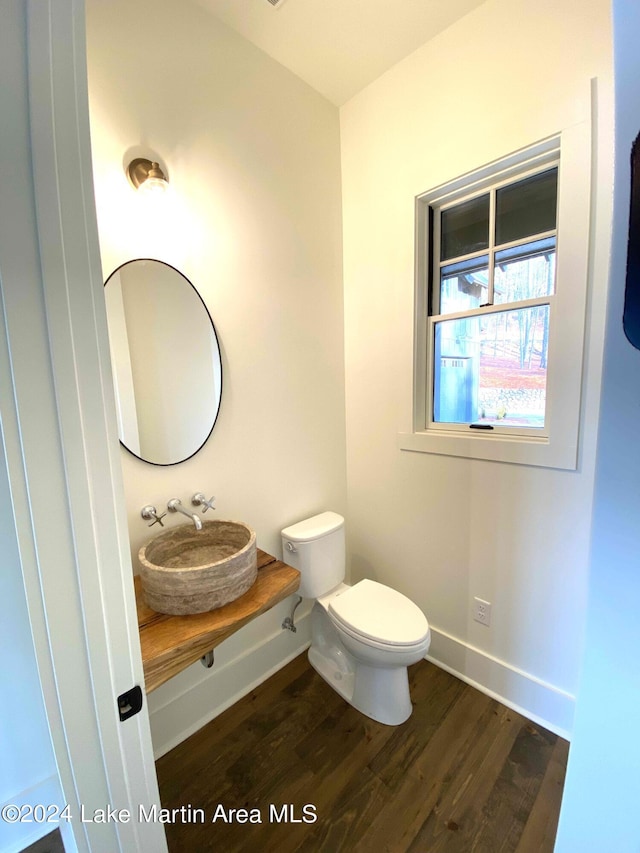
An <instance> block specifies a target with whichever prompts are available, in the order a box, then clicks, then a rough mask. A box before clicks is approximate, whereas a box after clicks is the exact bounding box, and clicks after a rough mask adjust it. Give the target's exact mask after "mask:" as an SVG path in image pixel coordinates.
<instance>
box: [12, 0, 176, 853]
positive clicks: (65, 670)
mask: <svg viewBox="0 0 640 853" xmlns="http://www.w3.org/2000/svg"><path fill="white" fill-rule="evenodd" d="M21 5H24V7H25V8H26V10H27V13H28V25H27V35H26V44H25V52H26V56H27V57H28V78H29V85H28V98H29V110H30V115H29V119H30V135H31V162H29V150H28V148H27V150H26V151H24V152H23V153H22V154H20V153H19V152H18V151H17V149H16V151H14V152H13V154H14V156H15V158H16V159H20V158H21V160H20V162H17V163H16V174H17V177H16V181H15V185H13V186H11V187H9V188H8V192H5V187H3V195H4V203H5V204H6V208H5V211H4V213H5V214H8V215H9V216H10V217H13V216H15V217H18V216H19V214H20V215H22V214H24V216H22V219H21V220H20V221H17V220H16V222H15V223H14V225H8V226H7V224H6V223H7V222H8V220H7V219H6V217H5V216H4V215H3V217H2V218H3V230H5V236H4V239H3V240H2V241H1V242H0V248H1V250H2V257H1V261H2V267H1V271H2V276H3V281H2V284H3V292H2V301H3V309H4V323H3V327H2V334H0V337H1V338H2V339H3V340H1V341H0V369H1V372H2V374H3V376H2V377H1V378H2V379H3V380H5V379H6V380H7V381H6V382H5V381H3V383H2V389H3V390H2V401H1V402H2V425H3V432H4V440H5V452H6V455H7V468H8V471H9V477H10V483H11V491H12V502H13V508H14V515H15V524H16V532H17V536H18V543H19V550H20V556H21V563H22V569H23V575H24V579H25V589H26V594H27V602H28V606H29V613H30V619H31V624H32V631H33V637H34V645H35V648H36V655H37V658H38V667H39V671H40V677H41V682H42V687H43V696H44V701H45V707H46V710H47V716H48V720H49V725H50V729H51V735H52V741H53V745H54V751H55V755H56V761H57V764H58V770H59V774H60V781H61V785H62V790H63V793H64V797H65V799H66V801H67V802H68V803H69V804H70V810H71V813H72V814H73V821H72V824H71V828H72V832H73V840H74V841H75V844H76V846H77V849H78V850H79V851H96V853H98V852H99V853H102V851H109V853H117V851H122V853H163V852H164V851H166V850H167V847H166V840H165V835H164V828H163V826H162V825H161V824H160V823H158V822H146V821H139V820H138V809H139V806H140V805H144V806H145V807H146V808H147V809H148V807H149V806H152V805H159V797H158V787H157V780H156V776H155V767H154V763H153V752H152V747H151V736H150V730H149V719H148V711H147V704H146V698H145V700H144V703H143V708H142V711H141V712H140V713H139V714H137V715H136V716H135V717H132V718H131V719H129V720H126V721H124V722H120V720H119V715H118V710H117V705H116V699H117V696H118V695H119V694H120V693H122V692H124V691H126V690H128V689H130V688H131V687H133V686H134V685H136V684H137V685H140V686H141V687H142V688H143V696H144V680H143V670H142V661H141V656H140V646H139V636H138V629H137V620H136V612H135V599H134V594H133V578H132V573H131V564H130V556H129V547H128V533H127V524H126V517H125V510H124V493H123V484H122V475H121V471H120V464H119V457H118V454H119V445H118V438H117V431H116V417H115V404H114V400H113V390H112V385H111V373H110V362H109V348H108V340H107V326H106V314H105V307H104V298H103V294H102V281H101V271H100V269H101V268H100V259H99V250H98V240H97V227H96V221H95V208H94V200H93V187H92V177H91V156H90V145H89V121H88V104H87V91H86V85H87V84H86V59H85V34H84V6H83V2H82V0H27V2H26V3H24V4H21ZM2 156H7V155H6V152H5V153H4V154H3V155H2ZM8 156H12V154H11V152H9V153H8ZM12 165H13V164H12ZM31 169H33V196H32V198H27V199H26V200H25V196H29V195H30V189H31V187H30V182H31V175H30V172H31ZM20 175H22V178H23V180H22V182H21V181H20ZM12 192H13V193H15V196H14V198H13V199H12V198H11V193H12ZM18 197H19V198H20V202H19V203H18ZM12 202H13V204H12ZM34 205H35V214H36V221H37V226H36V222H34V221H33V207H34ZM3 206H4V205H3ZM12 228H15V233H14V234H13V245H12ZM27 232H28V233H27ZM5 333H6V337H5ZM109 806H112V807H114V808H116V809H124V810H126V813H128V814H129V815H130V818H129V819H128V820H127V819H126V814H125V812H121V813H120V815H119V817H120V819H119V820H118V819H114V820H111V821H109V822H108V823H92V822H84V823H83V822H81V821H80V813H81V812H80V809H81V808H83V809H84V814H85V816H89V817H91V816H92V815H93V814H94V812H95V810H96V809H104V808H106V807H109Z"/></svg>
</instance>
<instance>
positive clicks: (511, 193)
mask: <svg viewBox="0 0 640 853" xmlns="http://www.w3.org/2000/svg"><path fill="white" fill-rule="evenodd" d="M589 128H590V125H589V122H587V121H585V122H584V123H582V125H576V126H574V127H573V128H570V129H568V130H566V131H564V132H563V133H562V135H561V136H558V137H554V138H552V139H549V140H546V141H544V142H542V143H538V144H537V145H535V146H532V147H531V148H529V149H527V150H524V151H521V152H518V153H516V154H514V155H510V156H508V157H506V158H504V159H503V160H501V161H499V162H497V163H494V164H492V165H490V166H488V167H485V168H483V169H480V170H478V171H477V172H474V173H471V174H469V175H466V176H464V177H462V178H459V179H456V180H454V181H451V182H450V183H448V184H445V185H443V186H440V187H437V188H436V189H435V190H432V191H430V192H427V193H425V194H423V195H421V196H419V197H418V198H417V199H416V298H415V312H416V315H415V318H414V327H415V347H414V351H415V352H414V416H413V431H412V432H410V433H407V432H404V433H401V435H400V437H399V443H400V447H401V448H402V449H405V450H414V451H416V450H417V451H422V452H428V453H444V454H449V455H456V456H467V457H471V458H478V459H493V460H498V461H504V462H515V463H522V464H532V465H543V466H549V467H559V468H569V469H575V467H576V465H577V447H578V430H579V415H580V394H581V380H582V350H583V338H584V319H585V307H586V291H587V270H588V255H589V198H590V130H589Z"/></svg>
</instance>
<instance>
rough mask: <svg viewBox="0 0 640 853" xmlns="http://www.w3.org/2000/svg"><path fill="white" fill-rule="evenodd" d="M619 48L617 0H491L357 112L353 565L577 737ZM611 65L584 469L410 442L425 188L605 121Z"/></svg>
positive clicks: (461, 662)
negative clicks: (486, 607) (487, 458)
mask: <svg viewBox="0 0 640 853" xmlns="http://www.w3.org/2000/svg"><path fill="white" fill-rule="evenodd" d="M610 40H611V26H610V20H609V4H608V2H607V0H589V2H583V3H576V2H575V0H561V2H558V0H540V2H538V3H535V4H532V3H531V2H527V0H489V1H488V2H487V3H485V4H483V5H482V6H480V7H479V8H478V9H476V10H475V11H474V12H472V13H471V14H470V15H468V16H467V17H466V18H464V19H463V20H461V21H460V22H458V23H457V24H455V25H454V26H452V27H451V28H450V29H448V30H447V31H445V32H444V33H442V34H441V35H439V36H438V37H437V38H435V39H434V40H432V41H431V42H429V43H428V44H426V45H425V46H424V47H422V48H421V49H419V50H418V51H416V52H415V53H414V54H412V55H411V56H410V57H408V58H407V59H406V60H404V61H403V62H401V63H399V64H398V65H397V66H395V67H394V68H393V69H391V70H390V71H389V72H388V73H386V74H385V75H383V76H382V77H381V78H380V79H378V80H377V81H375V82H374V83H373V84H372V85H370V86H369V87H368V88H367V89H365V90H364V91H363V92H361V93H360V94H359V95H357V96H356V97H355V98H353V99H352V100H351V101H350V102H349V103H347V104H346V105H345V106H344V107H343V108H342V109H341V134H342V170H343V219H344V275H345V341H346V351H345V358H346V393H347V479H348V517H349V530H350V549H351V570H352V574H353V577H354V579H357V578H359V577H360V576H363V575H369V576H372V577H375V578H376V579H378V580H380V581H382V582H388V583H390V584H392V585H394V586H396V587H397V588H398V589H400V590H401V591H402V592H404V593H406V594H407V595H409V596H411V597H412V598H413V599H414V600H415V601H416V602H417V603H418V604H419V605H420V606H421V607H422V608H423V609H424V611H425V612H426V614H427V616H428V617H429V619H430V622H431V623H432V626H433V627H434V628H435V631H434V635H433V637H434V638H433V643H432V655H433V656H434V658H435V659H436V660H438V661H440V662H441V663H443V664H445V665H446V666H449V667H450V668H451V669H453V670H454V671H456V672H458V673H459V674H461V675H462V676H463V677H466V678H468V679H470V680H472V681H475V682H477V683H479V684H480V685H481V686H482V687H483V688H484V689H487V690H490V691H493V692H495V693H496V694H498V695H499V696H501V697H502V698H503V699H505V700H507V701H508V702H510V703H512V704H514V705H516V706H519V707H522V708H523V709H524V710H525V712H526V713H528V714H529V715H530V716H533V717H534V718H537V719H540V720H542V721H544V722H546V723H547V724H549V725H551V726H552V727H553V728H555V729H556V730H557V731H561V732H564V733H567V732H568V731H569V730H570V728H571V725H572V715H573V695H574V693H575V689H576V682H577V676H578V668H579V661H580V654H581V649H582V641H583V622H584V607H585V601H586V585H587V554H588V541H589V520H590V513H591V500H592V489H593V477H594V449H595V439H596V423H597V410H598V394H599V374H600V363H601V349H602V336H603V309H604V298H605V284H606V272H607V256H608V234H609V226H610V200H609V195H610V182H611V169H612V166H611V151H610V148H611V130H610V128H611V112H612V107H611V68H610V64H611V45H610ZM593 77H597V78H598V92H599V99H598V107H597V108H598V121H597V125H596V127H597V144H596V150H595V158H594V170H595V171H594V174H595V182H594V189H593V192H594V196H593V198H594V216H593V225H592V227H593V237H594V240H593V251H592V257H591V259H590V260H591V264H590V276H591V292H590V297H589V300H590V304H589V316H588V323H587V346H588V348H587V356H586V359H585V381H584V387H583V413H582V433H581V451H580V462H579V469H578V471H577V472H564V471H558V470H550V469H542V468H533V467H525V466H517V465H509V464H500V463H492V462H483V461H470V460H466V459H460V458H453V457H446V456H436V455H431V454H423V453H411V452H406V451H400V450H399V449H398V447H397V437H398V433H399V432H400V431H405V432H409V431H411V428H412V385H411V383H412V379H411V376H412V358H413V354H412V339H413V288H414V279H413V269H414V197H415V196H416V195H417V194H419V193H422V192H425V191H427V190H429V189H430V188H432V187H435V186H437V185H439V184H441V183H443V182H445V181H448V180H451V179H453V178H456V177H458V176H460V175H462V174H464V173H465V172H467V171H470V170H472V169H475V168H478V167H480V166H483V165H484V164H487V163H489V162H491V161H493V160H495V159H498V158H501V157H503V156H505V155H507V154H509V153H511V152H513V151H516V150H518V149H520V148H522V147H526V146H528V145H530V144H531V143H534V142H536V141H538V140H540V139H543V138H545V137H548V136H550V135H552V134H555V133H557V132H558V131H561V130H562V129H564V128H567V127H569V126H571V125H573V124H575V123H577V122H579V121H584V120H585V119H588V118H589V113H590V104H589V98H590V79H591V78H593ZM589 178H590V176H589V174H585V175H584V180H585V181H588V180H589ZM561 286H563V285H562V284H561ZM568 286H570V283H569V285H568ZM473 596H479V597H481V598H483V599H486V600H488V601H490V602H492V603H493V614H492V625H491V627H490V628H486V627H484V626H481V625H479V624H478V623H476V622H474V621H473V620H472V615H471V601H472V598H473Z"/></svg>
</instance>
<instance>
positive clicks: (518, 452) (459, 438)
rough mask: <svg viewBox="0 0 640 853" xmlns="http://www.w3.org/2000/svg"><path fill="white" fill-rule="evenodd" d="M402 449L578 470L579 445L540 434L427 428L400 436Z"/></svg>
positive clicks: (399, 442)
mask: <svg viewBox="0 0 640 853" xmlns="http://www.w3.org/2000/svg"><path fill="white" fill-rule="evenodd" d="M398 447H399V448H400V450H410V451H413V452H417V453H435V454H438V455H441V456H461V457H465V458H467V459H483V460H486V461H490V462H506V463H509V464H512V465H533V466H536V467H541V468H560V469H563V470H566V471H575V470H576V468H577V445H576V443H574V442H572V441H565V442H564V443H562V442H561V441H552V440H551V439H550V438H547V437H541V436H531V437H529V436H522V435H518V436H509V435H505V434H504V433H502V434H500V435H494V434H490V433H489V434H488V433H486V432H478V433H474V434H473V435H467V434H466V433H462V432H459V431H454V430H425V431H423V432H408V433H407V432H403V433H399V435H398Z"/></svg>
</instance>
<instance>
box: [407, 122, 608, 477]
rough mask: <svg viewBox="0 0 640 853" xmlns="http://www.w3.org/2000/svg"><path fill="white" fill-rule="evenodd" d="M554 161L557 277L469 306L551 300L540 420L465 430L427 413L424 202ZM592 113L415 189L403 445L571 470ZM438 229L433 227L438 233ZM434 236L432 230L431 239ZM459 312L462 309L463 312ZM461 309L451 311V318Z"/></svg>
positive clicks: (428, 262)
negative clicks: (517, 298) (409, 378)
mask: <svg viewBox="0 0 640 853" xmlns="http://www.w3.org/2000/svg"><path fill="white" fill-rule="evenodd" d="M558 161H559V165H558V218H557V228H556V235H557V236H556V284H555V289H554V293H553V295H551V296H548V297H542V298H541V299H535V300H527V302H526V303H524V302H523V303H511V304H507V305H504V304H500V305H491V306H488V307H486V308H483V309H477V311H476V312H474V313H480V314H481V313H488V314H491V313H496V312H498V311H501V310H512V309H513V306H514V305H515V306H516V307H526V304H532V305H533V304H550V305H551V306H552V307H551V309H550V310H551V311H552V316H551V317H550V329H549V349H548V367H547V393H546V411H545V426H544V429H541V430H538V429H536V430H533V429H529V430H528V431H526V433H525V431H524V430H517V429H514V428H513V427H506V428H505V427H502V428H501V427H495V428H494V429H493V430H490V431H489V430H487V431H485V430H471V429H470V428H469V426H468V425H467V424H460V425H454V424H440V423H435V422H433V420H432V399H433V351H434V349H433V336H434V325H435V324H434V322H433V319H432V318H430V317H428V300H429V279H430V276H429V267H430V266H431V267H433V263H434V259H433V258H432V257H431V255H430V252H429V208H430V207H442V206H444V205H446V204H449V203H452V202H453V201H454V200H455V201H456V202H459V201H462V200H463V199H465V198H468V197H472V196H474V195H478V194H480V193H481V192H482V191H483V190H484V189H488V188H489V187H494V186H495V185H496V184H498V183H503V182H505V183H511V182H515V181H517V180H519V179H521V178H524V177H526V175H527V174H531V173H535V172H539V171H542V170H543V169H544V168H545V167H546V168H552V167H553V165H555V164H556V163H557V162H558ZM590 185H591V134H590V122H588V121H584V122H581V123H579V124H577V125H574V126H572V127H570V128H567V129H566V130H564V131H562V133H560V134H558V135H556V136H553V137H550V138H548V139H546V140H543V141H542V142H539V143H536V144H535V145H532V146H530V147H528V148H526V149H523V150H521V151H518V152H516V153H514V154H512V155H509V156H507V157H505V158H502V159H501V160H499V161H496V162H494V163H491V164H489V165H488V166H485V167H483V168H481V169H478V170H477V171H475V172H471V173H469V174H467V175H464V176H463V177H461V178H458V179H456V180H454V181H451V182H448V183H447V184H443V185H441V186H439V187H436V188H434V189H433V190H430V191H428V192H426V193H423V194H421V195H419V196H418V197H417V198H416V238H415V239H416V263H415V300H414V305H415V308H414V314H415V316H414V399H413V431H412V432H410V433H401V434H400V436H399V446H400V448H401V449H402V450H412V451H419V452H424V453H437V454H445V455H452V456H463V457H468V458H471V459H486V460H494V461H501V462H511V463H516V464H525V465H539V466H543V467H552V468H563V469H568V470H575V469H576V468H577V459H578V438H579V427H580V402H581V387H582V362H583V348H584V328H585V312H586V300H587V282H588V260H589V225H590V195H591V192H590V191H591V186H590ZM434 237H435V238H437V235H434ZM434 244H435V239H434ZM463 313H464V314H465V315H466V313H467V312H463ZM457 316H458V315H457V314H450V315H447V319H455V318H456V317H457Z"/></svg>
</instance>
